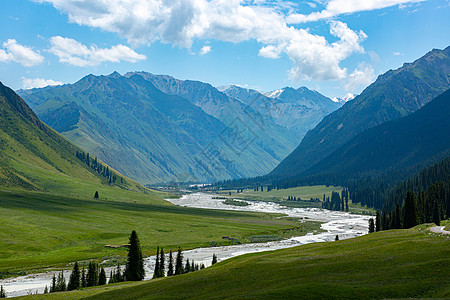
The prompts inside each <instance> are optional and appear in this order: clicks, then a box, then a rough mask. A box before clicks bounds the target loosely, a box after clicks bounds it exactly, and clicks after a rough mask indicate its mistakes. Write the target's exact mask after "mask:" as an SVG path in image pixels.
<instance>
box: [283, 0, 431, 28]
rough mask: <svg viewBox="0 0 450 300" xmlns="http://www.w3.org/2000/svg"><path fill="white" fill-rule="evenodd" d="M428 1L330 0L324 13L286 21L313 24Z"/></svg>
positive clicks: (290, 16) (296, 17) (298, 16)
mask: <svg viewBox="0 0 450 300" xmlns="http://www.w3.org/2000/svg"><path fill="white" fill-rule="evenodd" d="M422 1H426V0H330V1H328V3H327V5H326V8H325V9H324V10H322V11H318V12H313V13H310V14H309V15H303V14H299V13H292V14H290V15H289V16H288V17H287V18H286V20H287V22H288V23H290V24H298V23H306V22H313V21H318V20H322V19H328V18H332V17H336V16H339V15H342V14H350V13H355V12H360V11H371V10H376V9H381V8H386V7H390V6H394V5H399V7H400V8H403V6H404V5H405V4H407V3H415V2H422Z"/></svg>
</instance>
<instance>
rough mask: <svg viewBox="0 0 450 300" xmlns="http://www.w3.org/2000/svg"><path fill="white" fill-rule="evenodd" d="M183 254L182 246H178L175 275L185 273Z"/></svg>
mask: <svg viewBox="0 0 450 300" xmlns="http://www.w3.org/2000/svg"><path fill="white" fill-rule="evenodd" d="M183 271H184V269H183V254H182V253H181V248H178V252H177V258H176V260H175V275H179V274H183Z"/></svg>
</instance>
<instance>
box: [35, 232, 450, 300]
mask: <svg viewBox="0 0 450 300" xmlns="http://www.w3.org/2000/svg"><path fill="white" fill-rule="evenodd" d="M448 274H450V238H449V237H445V236H439V235H435V234H430V233H429V232H428V231H426V230H423V231H421V230H418V229H417V228H413V229H409V230H389V231H382V232H377V233H373V234H369V235H365V236H362V237H358V238H353V239H348V240H341V241H336V242H327V243H314V244H308V245H303V246H299V247H295V248H289V249H283V250H277V251H270V252H263V253H254V254H246V255H243V256H239V257H235V258H233V259H229V260H226V261H223V262H220V263H218V264H216V265H214V266H213V267H210V268H207V269H205V270H201V271H198V272H194V273H190V274H185V275H180V276H175V277H170V278H162V279H157V280H151V281H148V282H134V283H123V284H117V285H111V286H107V287H100V288H91V289H85V290H80V291H75V292H68V293H58V294H51V295H46V296H43V295H37V296H31V297H30V299H41V298H44V297H45V298H48V299H81V298H83V299H186V298H189V299H223V298H232V299H289V298H302V299H382V298H410V297H414V298H427V297H428V298H448V297H450V278H449V277H448Z"/></svg>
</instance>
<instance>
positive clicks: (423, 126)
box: [302, 90, 450, 176]
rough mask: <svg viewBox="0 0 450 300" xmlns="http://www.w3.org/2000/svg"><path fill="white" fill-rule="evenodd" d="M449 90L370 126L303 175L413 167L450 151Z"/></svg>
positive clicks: (384, 170) (355, 172)
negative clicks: (422, 105)
mask: <svg viewBox="0 0 450 300" xmlns="http://www.w3.org/2000/svg"><path fill="white" fill-rule="evenodd" d="M449 116H450V90H447V91H446V92H444V93H443V94H441V95H440V96H438V97H437V98H435V99H433V100H432V101H431V102H429V103H428V104H426V105H425V106H424V107H422V108H421V109H419V110H417V111H416V112H414V113H412V114H410V115H408V116H406V117H403V118H400V119H397V120H394V121H390V122H386V123H383V124H381V125H378V126H375V127H373V128H370V129H368V130H366V131H364V132H362V133H360V134H359V135H357V136H356V137H354V138H353V139H351V140H350V141H349V142H347V143H346V144H344V145H343V146H341V147H340V148H338V149H337V150H336V151H334V152H333V153H331V154H330V155H329V156H328V157H326V158H324V159H323V160H321V161H320V162H319V163H317V164H316V165H314V166H313V167H311V168H310V169H309V170H308V171H306V172H304V173H303V174H302V175H303V176H305V175H322V176H323V175H327V174H328V175H329V174H341V175H342V176H345V174H347V175H350V176H351V174H358V173H364V172H373V171H381V172H386V171H389V170H391V169H394V170H398V169H403V168H406V167H411V166H414V165H416V164H419V163H422V162H424V161H427V160H429V159H431V158H433V157H435V156H439V155H440V154H443V153H445V152H449V151H450V134H449V133H450V118H449Z"/></svg>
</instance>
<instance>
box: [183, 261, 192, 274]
mask: <svg viewBox="0 0 450 300" xmlns="http://www.w3.org/2000/svg"><path fill="white" fill-rule="evenodd" d="M190 271H191V264H190V263H189V258H187V259H186V265H185V266H184V273H189V272H190Z"/></svg>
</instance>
